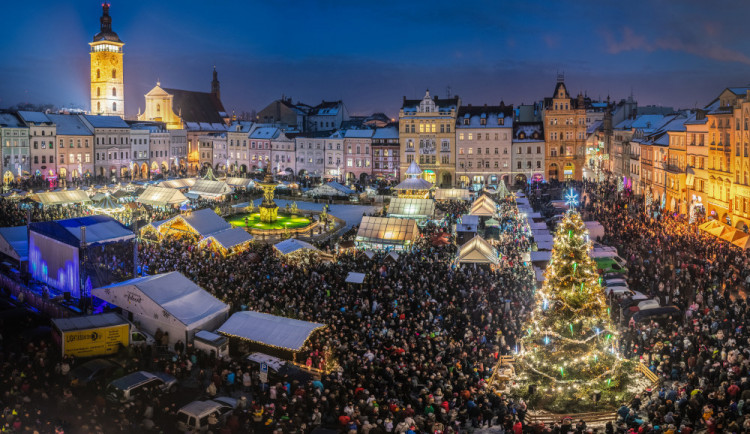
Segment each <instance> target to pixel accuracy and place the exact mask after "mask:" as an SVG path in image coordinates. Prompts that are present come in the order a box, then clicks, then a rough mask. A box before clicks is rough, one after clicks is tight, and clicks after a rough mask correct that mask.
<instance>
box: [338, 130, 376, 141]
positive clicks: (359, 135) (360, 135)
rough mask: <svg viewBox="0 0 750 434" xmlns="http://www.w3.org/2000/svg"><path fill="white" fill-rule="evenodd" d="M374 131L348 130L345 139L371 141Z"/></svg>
mask: <svg viewBox="0 0 750 434" xmlns="http://www.w3.org/2000/svg"><path fill="white" fill-rule="evenodd" d="M373 133H374V131H373V130H346V133H345V134H344V138H346V139H369V138H371V137H372V135H373Z"/></svg>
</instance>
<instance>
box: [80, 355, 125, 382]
mask: <svg viewBox="0 0 750 434" xmlns="http://www.w3.org/2000/svg"><path fill="white" fill-rule="evenodd" d="M119 367H120V366H119V365H117V364H116V363H113V362H111V361H109V360H107V359H94V360H89V361H88V362H86V363H84V364H82V365H80V366H78V367H76V368H75V369H73V370H72V371H70V385H71V386H86V385H88V384H90V383H97V382H100V381H103V380H106V379H107V378H109V377H111V375H112V374H114V373H115V371H117V369H118V368H119Z"/></svg>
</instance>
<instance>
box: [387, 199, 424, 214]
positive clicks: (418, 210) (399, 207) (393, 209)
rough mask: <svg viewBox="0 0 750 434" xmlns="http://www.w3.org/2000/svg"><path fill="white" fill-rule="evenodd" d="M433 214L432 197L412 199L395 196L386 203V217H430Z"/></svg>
mask: <svg viewBox="0 0 750 434" xmlns="http://www.w3.org/2000/svg"><path fill="white" fill-rule="evenodd" d="M433 214H435V201H434V200H432V199H414V198H405V197H396V198H393V199H391V203H390V205H388V217H401V218H421V219H427V218H432V216H433Z"/></svg>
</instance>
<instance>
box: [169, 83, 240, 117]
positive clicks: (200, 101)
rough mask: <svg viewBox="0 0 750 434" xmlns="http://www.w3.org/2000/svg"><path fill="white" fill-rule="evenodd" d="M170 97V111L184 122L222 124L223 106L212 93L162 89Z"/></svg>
mask: <svg viewBox="0 0 750 434" xmlns="http://www.w3.org/2000/svg"><path fill="white" fill-rule="evenodd" d="M163 89H164V91H165V92H167V93H168V94H170V95H172V111H174V112H175V114H177V115H181V116H182V120H183V121H184V122H199V123H200V122H205V123H209V124H214V123H215V124H221V123H224V119H223V118H222V116H221V113H224V112H225V110H224V104H222V103H221V100H219V98H217V97H216V95H214V94H213V93H208V92H195V91H192V90H182V89H172V88H166V87H165V88H163Z"/></svg>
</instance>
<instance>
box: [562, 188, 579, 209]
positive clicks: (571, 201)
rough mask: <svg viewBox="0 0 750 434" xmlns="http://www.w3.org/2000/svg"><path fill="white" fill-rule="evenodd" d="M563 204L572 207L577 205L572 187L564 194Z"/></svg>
mask: <svg viewBox="0 0 750 434" xmlns="http://www.w3.org/2000/svg"><path fill="white" fill-rule="evenodd" d="M565 204H566V205H568V208H573V207H575V206H578V195H577V194H576V191H575V190H573V189H572V188H571V189H570V191H569V192H568V193H567V194H566V195H565Z"/></svg>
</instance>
